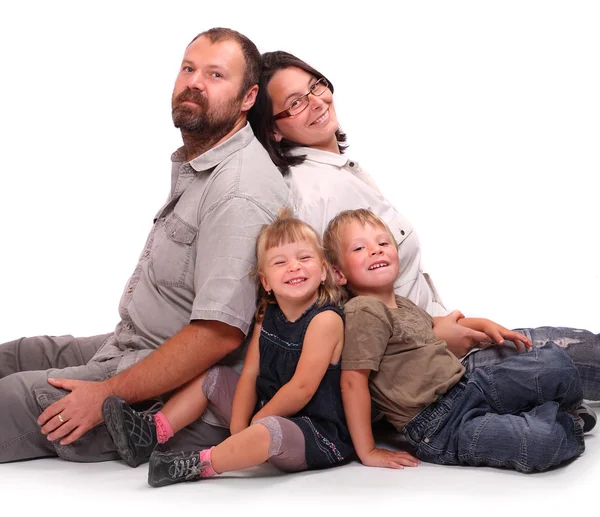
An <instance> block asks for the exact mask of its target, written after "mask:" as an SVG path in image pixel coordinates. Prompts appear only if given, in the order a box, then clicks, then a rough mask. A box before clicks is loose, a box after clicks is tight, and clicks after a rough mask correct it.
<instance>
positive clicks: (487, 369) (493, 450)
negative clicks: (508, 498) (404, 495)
mask: <svg viewBox="0 0 600 517" xmlns="http://www.w3.org/2000/svg"><path fill="white" fill-rule="evenodd" d="M581 400H582V390H581V382H580V378H579V374H578V373H577V369H576V368H575V365H574V364H573V362H572V361H571V360H570V359H569V357H568V356H567V355H566V354H565V353H564V351H563V350H562V349H561V348H560V347H559V346H557V345H556V344H554V343H553V342H549V343H547V344H545V345H542V346H541V347H536V348H534V349H533V350H532V351H531V352H529V353H527V354H519V355H516V356H514V357H511V358H509V359H506V360H505V361H502V362H501V363H499V364H497V365H489V366H484V367H481V368H477V369H476V370H475V371H474V372H472V373H470V374H467V375H466V376H465V377H464V378H463V381H462V382H459V383H458V384H456V385H455V386H454V387H453V388H452V389H451V390H450V391H449V392H448V393H447V394H446V395H444V396H443V397H442V398H440V399H439V400H438V401H436V402H435V403H433V404H430V405H429V406H427V407H426V408H425V409H424V410H422V411H421V412H420V413H419V414H418V415H417V416H415V417H414V418H413V419H412V420H411V421H410V422H409V423H408V424H407V426H406V427H405V428H404V434H405V436H406V438H407V440H408V442H409V443H410V444H411V445H412V446H413V447H415V449H416V455H417V457H419V458H420V459H422V460H424V461H428V462H431V463H438V464H442V465H472V466H480V465H487V466H491V467H507V468H511V469H515V470H518V471H520V472H532V471H543V470H547V469H549V468H552V467H555V466H558V465H560V464H561V463H563V462H565V461H568V460H571V459H573V458H576V457H577V456H579V455H580V454H581V453H582V452H583V451H584V449H585V444H584V440H583V429H582V427H581V425H580V424H579V423H578V422H577V421H576V420H575V418H574V417H572V416H571V415H570V414H569V413H567V410H570V409H574V408H576V407H578V406H579V405H580V404H581Z"/></svg>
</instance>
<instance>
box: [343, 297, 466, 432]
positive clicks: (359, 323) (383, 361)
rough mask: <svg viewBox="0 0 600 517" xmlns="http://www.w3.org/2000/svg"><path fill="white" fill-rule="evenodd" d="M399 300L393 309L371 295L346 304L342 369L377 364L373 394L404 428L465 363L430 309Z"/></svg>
mask: <svg viewBox="0 0 600 517" xmlns="http://www.w3.org/2000/svg"><path fill="white" fill-rule="evenodd" d="M396 304H397V306H398V308H397V309H390V308H389V307H387V306H386V305H385V304H384V303H383V302H381V301H379V300H377V299H376V298H372V297H370V296H357V297H356V298H352V299H351V300H350V301H349V302H348V303H347V304H346V306H345V307H344V314H345V322H346V330H345V341H344V349H343V352H342V369H344V370H372V372H371V375H370V377H369V390H370V392H371V400H372V401H373V404H374V406H375V407H376V408H377V409H378V410H379V411H381V412H382V413H383V414H384V415H385V416H386V418H387V419H388V420H389V421H390V423H391V424H393V425H394V427H396V429H398V430H399V431H400V430H402V429H403V428H404V426H405V425H406V424H407V423H408V422H409V421H410V419H411V418H413V417H414V416H415V415H416V414H417V413H418V412H419V411H420V410H421V409H423V408H424V407H425V406H427V405H429V404H431V403H432V402H434V401H435V400H437V398H438V397H439V396H440V395H443V394H444V393H446V392H447V391H448V389H450V388H451V387H452V386H454V385H455V384H456V383H457V382H458V381H459V380H460V378H461V377H462V376H463V375H464V373H465V368H464V367H463V365H462V364H461V362H460V361H459V360H458V359H457V358H456V356H455V355H454V354H452V352H450V351H449V350H448V348H447V346H446V342H445V341H441V340H439V339H438V338H437V337H436V336H435V333H434V332H433V319H432V318H431V316H430V315H429V314H427V313H426V312H425V311H424V310H423V309H421V308H419V307H417V306H416V305H415V304H414V303H413V302H411V301H410V300H409V299H408V298H404V297H401V296H396Z"/></svg>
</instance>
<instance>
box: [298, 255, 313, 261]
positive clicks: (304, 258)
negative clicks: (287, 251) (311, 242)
mask: <svg viewBox="0 0 600 517" xmlns="http://www.w3.org/2000/svg"><path fill="white" fill-rule="evenodd" d="M309 258H312V257H311V256H310V255H304V256H303V257H300V260H308V259H309Z"/></svg>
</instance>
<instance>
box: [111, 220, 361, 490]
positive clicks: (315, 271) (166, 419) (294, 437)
mask: <svg viewBox="0 0 600 517" xmlns="http://www.w3.org/2000/svg"><path fill="white" fill-rule="evenodd" d="M256 258H257V266H256V270H257V273H258V274H257V275H256V276H258V289H259V304H258V308H257V312H256V321H257V323H256V326H255V328H254V331H253V333H252V337H251V340H250V344H249V347H248V352H247V355H246V359H245V362H244V367H243V370H242V373H241V375H238V374H237V373H236V372H235V371H233V370H232V369H230V368H228V367H225V366H215V367H213V368H210V369H209V370H208V371H206V372H205V373H204V374H202V375H200V376H199V377H197V378H196V379H194V380H192V381H191V382H189V383H188V384H187V385H185V386H184V387H183V388H181V389H180V390H179V391H177V392H176V393H175V395H173V397H171V399H170V400H169V401H168V402H167V403H166V404H165V406H164V408H163V409H162V411H159V412H158V413H156V414H155V415H152V414H150V413H149V412H136V411H134V410H133V409H131V408H130V407H129V406H128V405H127V404H125V402H124V401H123V400H122V399H119V398H117V397H110V398H108V399H106V401H105V402H104V406H103V413H104V418H105V422H106V427H107V428H108V430H109V432H110V434H111V436H112V438H113V441H114V442H115V445H116V446H117V449H118V451H119V454H120V455H121V457H122V458H123V459H124V460H125V461H126V462H127V463H128V464H130V465H132V466H136V465H138V464H139V463H141V462H142V461H144V460H145V459H147V457H148V455H149V454H150V452H152V450H153V449H154V447H155V446H156V444H157V443H164V442H166V441H167V440H168V439H169V438H170V437H171V436H173V433H175V432H177V431H178V430H180V429H182V428H183V427H185V426H186V425H187V424H189V423H191V422H193V421H194V420H196V419H197V418H199V417H200V416H201V415H202V413H203V412H204V411H205V410H206V408H207V406H208V403H209V402H211V403H212V404H213V405H214V407H215V408H216V409H217V411H219V412H220V413H221V414H222V416H223V417H225V418H226V419H227V420H228V421H229V422H230V430H231V435H232V436H231V437H230V438H228V439H227V440H225V441H224V442H222V443H221V444H219V445H217V446H216V447H213V448H210V449H205V450H201V451H193V452H180V451H170V452H159V451H158V450H157V451H154V452H152V454H151V456H150V469H149V472H148V483H149V484H150V485H151V486H164V485H169V484H172V483H177V482H180V481H195V480H199V479H202V478H205V477H212V476H216V475H218V474H222V473H224V472H229V471H232V470H239V469H244V468H248V467H252V466H255V465H260V464H261V463H263V462H265V461H269V462H270V463H272V464H273V465H275V466H276V467H278V468H279V469H281V470H283V471H288V472H293V471H301V470H306V469H315V468H323V467H331V466H334V465H337V464H339V463H341V462H342V461H344V460H346V459H347V458H348V457H349V456H350V455H351V454H352V452H353V448H352V445H351V439H350V435H349V432H348V429H347V426H346V422H345V419H344V413H343V406H342V400H341V393H340V373H341V370H340V356H341V352H342V346H343V335H344V325H343V320H342V311H341V310H340V309H339V304H340V301H341V300H340V296H341V291H340V288H339V287H338V286H337V285H336V284H335V282H334V280H333V278H332V274H331V270H330V267H329V265H328V264H327V262H326V261H325V257H324V253H323V248H322V246H321V239H320V237H319V235H318V234H317V233H316V232H315V231H314V230H313V229H312V228H311V227H310V226H309V225H307V224H306V223H304V222H302V221H300V220H298V219H294V218H292V217H290V212H289V211H288V210H285V211H283V213H282V214H280V216H279V217H278V219H277V220H276V221H275V222H273V223H272V224H270V225H267V226H265V227H263V229H262V230H261V232H260V234H259V236H258V239H257V243H256ZM141 437H142V438H141ZM143 437H145V438H146V439H143Z"/></svg>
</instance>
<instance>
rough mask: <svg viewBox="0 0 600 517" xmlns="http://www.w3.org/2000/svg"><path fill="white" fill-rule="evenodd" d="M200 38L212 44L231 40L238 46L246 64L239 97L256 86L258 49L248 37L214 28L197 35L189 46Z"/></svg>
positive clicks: (258, 65)
mask: <svg viewBox="0 0 600 517" xmlns="http://www.w3.org/2000/svg"><path fill="white" fill-rule="evenodd" d="M201 36H204V37H206V38H208V39H209V40H210V41H211V42H212V43H217V42H219V41H227V40H233V41H235V42H236V43H237V44H238V45H239V46H240V49H241V50H242V54H243V55H244V61H245V62H246V72H245V74H244V79H243V81H242V86H241V88H240V97H241V96H243V95H244V94H245V93H246V92H247V91H248V90H249V89H250V88H252V87H253V86H254V85H255V84H258V81H259V78H260V71H261V57H260V52H259V51H258V48H256V45H255V44H254V43H253V42H252V41H251V40H250V39H249V38H248V37H246V36H244V35H243V34H241V33H239V32H237V31H234V30H233V29H226V28H223V27H214V28H212V29H208V30H207V31H204V32H201V33H200V34H198V35H197V36H196V37H195V38H194V39H193V40H192V41H190V43H189V45H191V44H192V43H193V42H194V41H196V40H197V39H198V38H199V37H201ZM189 45H188V46H189Z"/></svg>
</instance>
